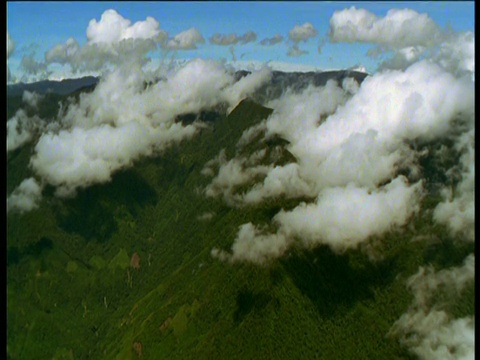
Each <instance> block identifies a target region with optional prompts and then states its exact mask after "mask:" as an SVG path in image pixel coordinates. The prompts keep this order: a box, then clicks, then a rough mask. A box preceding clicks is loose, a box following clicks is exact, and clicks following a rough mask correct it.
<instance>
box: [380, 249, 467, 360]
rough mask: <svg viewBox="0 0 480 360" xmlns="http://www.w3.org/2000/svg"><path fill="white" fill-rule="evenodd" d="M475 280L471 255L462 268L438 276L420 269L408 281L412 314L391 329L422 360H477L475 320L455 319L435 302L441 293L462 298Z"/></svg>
mask: <svg viewBox="0 0 480 360" xmlns="http://www.w3.org/2000/svg"><path fill="white" fill-rule="evenodd" d="M474 278H475V256H474V255H473V254H471V255H469V256H468V257H467V258H466V259H465V261H464V264H463V265H462V266H459V267H454V268H451V269H444V270H440V271H438V272H435V271H434V269H433V268H432V267H428V268H424V267H420V269H419V271H418V272H417V273H416V274H415V275H413V276H411V277H410V278H409V279H408V281H407V287H408V288H409V289H410V290H411V291H412V293H413V295H414V300H413V302H412V304H411V305H410V307H409V310H408V311H407V312H406V313H405V314H403V315H402V316H401V317H400V318H399V319H398V320H397V321H396V322H395V323H394V325H393V326H392V328H391V329H390V332H389V335H391V336H397V337H399V338H400V341H401V343H402V344H404V345H405V346H408V347H409V348H410V350H411V351H412V352H413V353H415V354H416V355H417V356H419V357H420V358H421V359H425V360H430V359H432V360H433V359H474V358H475V325H474V324H475V317H474V316H466V317H463V318H457V319H455V318H452V316H451V315H449V314H448V313H447V312H445V311H444V310H440V309H439V308H441V306H442V304H438V303H437V301H435V297H436V296H438V294H439V292H442V293H443V294H444V297H445V296H446V298H457V299H458V297H459V296H461V294H462V291H463V289H464V288H465V287H466V286H469V285H470V286H471V285H472V283H473V281H474Z"/></svg>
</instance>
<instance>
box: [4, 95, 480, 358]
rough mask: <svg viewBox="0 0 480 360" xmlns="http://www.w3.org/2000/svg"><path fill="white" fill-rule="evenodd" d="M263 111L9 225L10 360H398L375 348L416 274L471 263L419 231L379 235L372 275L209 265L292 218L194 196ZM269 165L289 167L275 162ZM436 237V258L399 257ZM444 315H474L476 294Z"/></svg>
mask: <svg viewBox="0 0 480 360" xmlns="http://www.w3.org/2000/svg"><path fill="white" fill-rule="evenodd" d="M271 111H272V110H271V109H268V108H265V107H262V106H261V105H258V104H256V103H255V102H253V101H251V100H244V101H242V102H241V103H240V104H238V106H237V107H236V108H235V109H234V110H233V111H232V112H231V113H230V114H229V115H228V116H218V117H217V118H216V119H215V121H212V122H209V127H207V128H205V129H203V130H202V131H201V132H200V133H199V134H198V135H197V136H196V137H194V138H193V139H192V140H190V141H188V142H183V143H181V144H179V145H177V146H174V147H172V148H170V149H168V150H167V151H166V152H165V153H163V154H161V155H159V156H156V157H153V158H147V159H143V160H141V161H139V162H137V163H135V165H134V167H131V168H129V169H125V170H123V171H121V172H118V173H116V174H115V175H114V177H113V180H112V181H111V182H110V183H107V184H103V185H94V186H91V187H89V188H87V189H85V190H81V191H79V193H78V194H77V196H76V197H75V198H73V199H67V200H59V199H57V198H55V197H54V196H53V189H51V188H47V189H46V190H45V191H44V197H43V200H42V202H41V204H40V207H39V208H38V209H36V210H33V211H31V212H28V213H25V214H9V215H8V217H7V357H8V358H9V359H136V358H140V357H142V358H144V359H226V358H228V359H332V358H333V359H408V358H410V357H411V355H409V353H408V352H407V350H406V349H405V348H403V347H401V346H400V344H399V343H398V340H397V339H395V338H391V337H386V336H385V335H386V334H387V333H388V331H389V329H390V327H391V326H392V324H393V323H394V322H395V320H396V319H398V318H399V317H400V316H401V315H402V313H404V312H405V310H406V309H407V308H408V306H409V304H410V302H411V298H412V295H411V293H409V292H408V290H407V289H406V287H405V280H406V279H407V278H408V277H409V276H410V275H411V274H413V273H415V272H416V271H417V269H418V266H420V265H422V264H427V263H433V264H439V265H440V266H443V267H444V266H450V265H458V264H460V263H461V261H462V260H463V258H464V257H465V256H466V255H467V254H468V253H470V252H471V251H472V250H473V244H465V245H464V246H463V247H462V246H455V247H451V246H450V244H451V242H452V239H451V238H450V237H448V235H447V232H446V231H445V230H444V228H442V227H441V226H439V225H434V224H433V223H432V221H431V220H430V218H431V217H428V216H419V217H418V218H416V219H414V221H413V222H412V223H411V224H409V226H408V227H407V228H406V229H402V230H401V231H400V230H396V231H391V232H390V233H388V234H386V235H385V236H386V237H388V238H389V241H388V242H384V243H382V244H383V245H381V246H383V248H382V254H383V255H384V257H383V259H382V260H378V261H376V262H372V261H371V260H370V259H369V258H368V257H367V256H366V255H364V254H363V253H361V252H360V251H358V250H355V251H349V252H347V253H345V254H343V255H337V254H334V253H333V252H331V251H330V250H329V249H328V248H327V247H321V248H316V249H313V250H311V251H303V250H302V251H300V250H293V251H291V252H290V253H289V255H288V256H287V257H285V258H283V259H281V260H279V261H276V262H274V263H271V264H270V265H268V266H265V267H258V266H254V265H247V264H235V265H231V264H228V263H224V262H220V261H218V260H215V259H213V258H212V257H211V255H210V251H211V249H212V248H213V247H217V248H223V249H228V248H229V247H230V246H231V244H232V242H233V239H234V238H235V236H236V233H237V231H238V227H239V226H240V225H241V224H244V223H247V222H250V221H252V222H255V223H262V222H263V223H267V222H268V221H269V220H270V219H271V217H272V216H273V215H274V214H276V213H277V211H278V210H279V209H281V208H289V207H291V206H292V201H294V200H292V199H283V198H278V199H274V200H271V201H269V202H266V203H262V204H261V205H258V206H249V207H243V208H235V207H229V206H227V205H226V204H225V203H224V202H223V201H222V200H220V199H211V198H207V197H205V195H204V194H203V193H202V189H203V188H205V186H206V185H207V184H208V183H209V181H210V179H209V178H207V177H205V176H203V175H202V174H201V170H202V169H203V167H204V165H205V163H207V162H208V161H209V160H211V159H212V158H214V157H215V156H216V155H217V154H218V153H219V152H220V151H221V150H222V149H226V153H227V154H228V155H229V157H231V156H233V154H234V153H235V151H237V150H236V148H235V144H236V142H237V141H238V139H239V138H240V136H241V135H242V132H243V131H244V130H245V129H247V128H248V127H250V126H252V125H253V124H256V123H258V122H259V121H261V120H262V119H265V118H266V117H267V116H268V115H269V114H270V113H271ZM278 144H281V141H276V142H272V143H269V144H267V146H270V147H273V146H276V145H278ZM263 146H264V145H262V144H259V143H258V142H253V143H252V144H250V145H249V146H248V147H247V148H245V149H243V150H242V151H247V152H249V151H254V150H256V149H260V148H261V147H263ZM31 152H32V145H26V146H23V147H22V148H20V149H18V150H16V151H15V153H14V154H11V155H9V158H8V160H7V189H9V190H8V193H10V192H11V191H12V190H13V188H15V187H16V186H17V185H18V184H19V183H20V182H21V181H22V180H23V179H24V178H26V177H28V176H30V175H31V171H30V170H29V169H28V160H29V157H30V154H31ZM282 161H287V162H288V161H294V159H293V157H291V156H289V154H288V153H286V155H285V158H284V159H283V160H282ZM428 201H430V202H431V203H433V204H435V199H432V198H427V199H425V206H426V207H427V208H428V207H433V206H434V205H431V204H430V205H429V203H428ZM202 215H206V216H204V218H201V216H202ZM433 234H435V235H436V236H438V238H439V239H440V240H441V241H440V242H439V243H437V244H436V245H428V244H427V243H425V242H419V241H411V239H412V238H414V237H417V236H422V235H429V236H431V235H433ZM379 240H381V239H379ZM135 254H137V255H135ZM138 258H139V259H140V260H139V263H138ZM452 311H454V313H455V314H456V315H457V316H463V315H464V314H471V313H473V312H474V296H473V285H472V287H471V288H469V289H468V290H467V292H466V293H465V295H464V296H462V298H461V301H458V302H456V303H455V305H454V307H453V310H452Z"/></svg>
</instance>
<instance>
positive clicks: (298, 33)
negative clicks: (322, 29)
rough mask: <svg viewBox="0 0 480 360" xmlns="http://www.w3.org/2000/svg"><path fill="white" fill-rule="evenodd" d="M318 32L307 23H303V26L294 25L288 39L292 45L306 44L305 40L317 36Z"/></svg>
mask: <svg viewBox="0 0 480 360" xmlns="http://www.w3.org/2000/svg"><path fill="white" fill-rule="evenodd" d="M317 34H318V31H317V30H316V29H315V28H314V27H313V25H312V24H310V23H309V22H306V23H304V24H303V25H295V26H294V27H293V28H292V29H291V30H290V31H289V32H288V38H289V39H290V40H291V41H293V42H294V43H299V42H301V41H303V42H306V41H307V40H309V39H311V38H314V37H315V36H317Z"/></svg>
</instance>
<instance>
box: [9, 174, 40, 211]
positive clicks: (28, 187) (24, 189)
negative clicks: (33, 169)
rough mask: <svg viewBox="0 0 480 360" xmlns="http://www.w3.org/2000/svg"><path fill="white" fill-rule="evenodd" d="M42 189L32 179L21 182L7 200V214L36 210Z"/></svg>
mask: <svg viewBox="0 0 480 360" xmlns="http://www.w3.org/2000/svg"><path fill="white" fill-rule="evenodd" d="M41 197H42V187H41V186H40V185H39V184H38V183H37V181H36V180H35V179H34V178H28V179H25V180H23V181H22V182H21V183H20V185H19V186H18V187H17V188H16V189H15V190H14V191H13V192H12V194H11V195H10V196H9V197H8V198H7V212H10V211H12V212H19V213H23V212H26V211H31V210H33V209H36V208H38V202H39V201H40V199H41Z"/></svg>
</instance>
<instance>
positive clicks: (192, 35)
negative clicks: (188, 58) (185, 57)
mask: <svg viewBox="0 0 480 360" xmlns="http://www.w3.org/2000/svg"><path fill="white" fill-rule="evenodd" d="M204 43H205V39H204V38H203V36H202V34H200V32H199V31H198V30H197V29H195V28H191V29H188V30H185V31H183V32H181V33H179V34H177V35H175V36H174V37H173V39H170V40H169V41H168V43H167V45H166V47H167V48H168V49H174V50H192V49H196V48H197V44H204Z"/></svg>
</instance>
